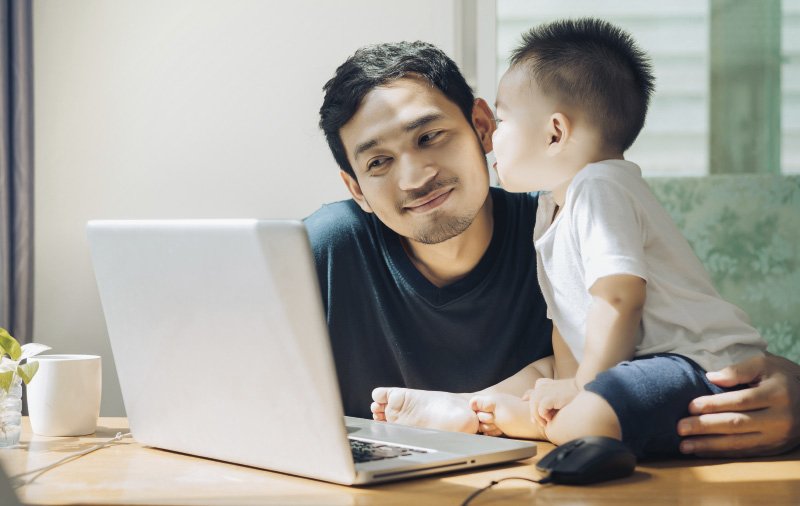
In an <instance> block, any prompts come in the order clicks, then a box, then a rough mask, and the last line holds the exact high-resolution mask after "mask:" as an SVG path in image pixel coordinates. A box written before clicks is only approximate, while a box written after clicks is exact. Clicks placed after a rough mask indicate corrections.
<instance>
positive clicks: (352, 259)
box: [306, 42, 800, 456]
mask: <svg viewBox="0 0 800 506" xmlns="http://www.w3.org/2000/svg"><path fill="white" fill-rule="evenodd" d="M324 90H325V99H324V103H323V105H322V108H321V109H320V117H321V119H320V127H321V128H322V130H323V131H324V133H325V136H326V138H327V141H328V145H329V146H330V148H331V151H332V153H333V156H334V158H335V160H336V162H337V163H338V165H339V167H340V169H341V171H340V174H341V177H342V180H343V181H344V183H345V185H346V186H347V188H348V190H349V191H350V193H351V194H352V196H353V199H352V200H350V201H344V202H338V203H335V204H331V205H327V206H324V207H323V208H322V209H320V210H318V211H317V212H316V213H314V214H313V215H311V216H310V217H309V218H308V219H307V220H306V226H307V228H308V231H309V236H310V240H311V243H312V247H313V249H314V254H315V259H316V262H317V269H318V274H319V278H320V286H321V288H322V294H323V299H324V303H325V306H326V314H327V318H328V327H329V330H330V334H331V342H332V347H333V352H334V357H335V360H336V364H337V371H338V376H339V383H340V387H341V390H342V396H343V401H344V407H345V412H346V413H347V414H348V415H352V416H361V417H366V416H369V415H370V403H371V401H372V399H371V395H370V394H371V391H372V389H373V388H375V387H379V386H383V385H392V386H394V385H398V386H402V387H406V388H407V389H406V388H399V389H394V390H393V391H392V393H393V396H392V398H388V399H386V403H387V404H388V405H389V407H390V408H391V409H393V410H394V412H395V414H396V416H395V417H394V418H393V419H394V420H396V421H400V422H404V423H410V424H414V425H419V426H430V427H437V428H446V429H450V430H462V431H467V432H476V431H479V430H480V423H479V421H478V419H477V418H476V415H475V414H474V412H472V410H470V409H469V406H468V396H465V395H459V394H448V393H445V392H474V391H478V390H481V389H485V388H487V387H489V386H491V385H494V384H496V383H498V382H500V381H502V380H504V379H506V378H509V377H511V376H512V375H514V373H516V372H517V371H519V370H521V369H523V368H525V367H526V366H528V364H531V363H533V362H534V361H537V360H540V359H544V358H545V357H548V356H550V355H552V349H551V346H550V339H549V336H550V332H551V327H550V322H549V320H548V319H547V318H546V308H545V304H544V301H543V300H542V298H541V294H540V292H539V286H538V282H537V278H536V262H535V257H534V251H533V247H532V244H531V237H532V231H533V224H534V217H535V212H536V205H537V201H536V196H535V195H528V194H510V193H507V192H505V191H503V190H500V189H497V188H491V189H490V188H489V177H488V170H487V166H486V159H485V153H488V152H489V151H491V150H492V140H491V136H492V133H493V132H494V129H495V123H494V118H493V115H492V113H491V111H490V109H489V106H488V105H487V104H486V102H485V101H483V100H482V99H475V98H474V97H473V95H472V91H471V90H470V88H469V86H468V85H467V84H466V82H465V80H464V78H463V76H462V75H461V74H460V72H459V70H458V68H457V67H456V65H455V64H454V63H453V62H452V61H451V60H450V59H449V58H448V57H447V56H446V55H444V53H442V52H441V51H440V50H438V49H437V48H435V47H433V46H431V45H430V44H425V43H421V42H415V43H397V44H380V45H376V46H368V47H365V48H362V49H360V50H359V51H357V52H356V53H355V54H354V55H353V56H352V57H350V58H348V59H347V61H345V63H344V64H342V65H341V66H340V67H339V68H338V69H337V71H336V74H335V75H334V77H333V78H332V79H331V80H330V81H328V83H327V84H326V85H325V87H324ZM540 363H545V364H546V359H545V360H544V361H540ZM712 376H713V375H712ZM712 381H715V382H718V383H719V384H720V385H723V386H731V385H735V384H740V383H746V384H751V385H752V386H751V387H750V388H746V389H743V390H740V391H737V392H729V393H725V394H720V395H716V396H710V397H706V398H700V399H696V400H695V401H693V402H692V404H691V405H690V410H691V412H692V413H693V414H695V415H700V416H693V417H690V418H686V419H684V420H682V421H681V422H680V424H679V432H680V434H681V435H684V436H693V437H691V438H688V439H686V440H684V446H682V451H684V452H685V453H695V454H698V455H709V456H711V455H718V456H723V455H755V454H768V453H777V452H780V451H785V450H787V449H789V448H791V447H793V446H795V445H796V444H797V443H798V442H800V407H798V406H800V367H798V366H797V365H796V364H793V363H791V362H789V361H786V360H783V359H780V358H777V357H769V358H767V359H757V360H754V361H750V362H746V363H744V364H740V365H739V366H738V367H735V368H729V369H727V370H725V371H722V372H720V373H717V374H716V376H715V377H712ZM528 388H530V386H528ZM734 410H736V411H734ZM379 412H380V410H379ZM381 416H382V415H377V418H378V419H382V418H381Z"/></svg>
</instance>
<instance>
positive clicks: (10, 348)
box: [0, 328, 22, 360]
mask: <svg viewBox="0 0 800 506" xmlns="http://www.w3.org/2000/svg"><path fill="white" fill-rule="evenodd" d="M0 349H2V350H3V352H4V353H7V354H8V356H9V357H11V360H19V357H20V356H21V355H22V348H21V347H20V345H19V343H18V342H17V340H16V339H14V338H13V337H11V334H9V333H8V331H7V330H6V329H4V328H0Z"/></svg>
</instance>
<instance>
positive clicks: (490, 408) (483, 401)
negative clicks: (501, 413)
mask: <svg viewBox="0 0 800 506" xmlns="http://www.w3.org/2000/svg"><path fill="white" fill-rule="evenodd" d="M469 407H470V408H471V409H472V411H484V412H486V413H494V410H495V407H496V403H495V402H494V399H492V398H491V397H488V396H485V395H476V396H475V397H473V398H472V399H470V401H469Z"/></svg>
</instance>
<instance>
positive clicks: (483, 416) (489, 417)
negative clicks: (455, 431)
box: [476, 411, 495, 425]
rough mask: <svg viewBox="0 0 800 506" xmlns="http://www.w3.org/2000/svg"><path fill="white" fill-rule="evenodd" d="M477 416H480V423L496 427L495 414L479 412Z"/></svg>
mask: <svg viewBox="0 0 800 506" xmlns="http://www.w3.org/2000/svg"><path fill="white" fill-rule="evenodd" d="M476 414H477V415H478V421H479V422H481V423H485V424H491V425H494V423H495V422H494V413H488V412H486V411H477V412H476Z"/></svg>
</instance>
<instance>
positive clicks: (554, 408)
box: [522, 378, 580, 427]
mask: <svg viewBox="0 0 800 506" xmlns="http://www.w3.org/2000/svg"><path fill="white" fill-rule="evenodd" d="M579 392H580V389H579V388H578V385H577V384H576V383H575V379H574V378H570V379H560V380H552V379H549V378H542V379H538V380H536V386H535V387H534V388H533V390H528V391H527V392H526V393H525V395H524V396H523V398H522V399H523V400H526V401H529V402H530V406H531V420H533V421H534V422H536V423H538V424H539V425H540V426H542V427H544V426H546V425H547V422H549V421H550V420H552V419H553V417H554V416H555V415H556V413H558V410H559V409H561V408H563V407H564V406H566V405H567V404H569V402H570V401H571V400H572V399H574V398H575V396H576V395H578V393H579Z"/></svg>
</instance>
